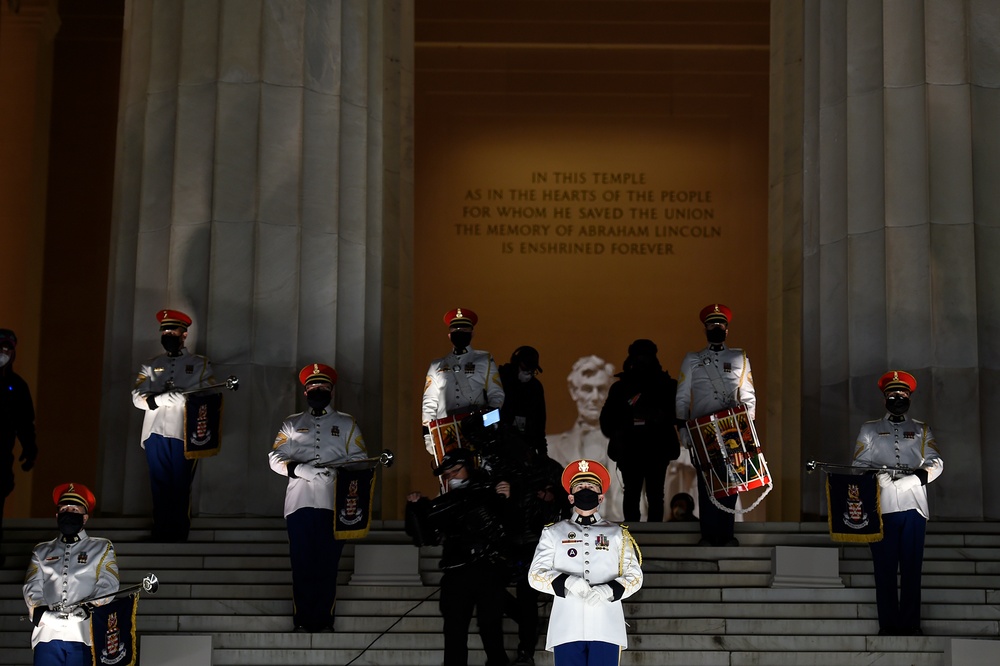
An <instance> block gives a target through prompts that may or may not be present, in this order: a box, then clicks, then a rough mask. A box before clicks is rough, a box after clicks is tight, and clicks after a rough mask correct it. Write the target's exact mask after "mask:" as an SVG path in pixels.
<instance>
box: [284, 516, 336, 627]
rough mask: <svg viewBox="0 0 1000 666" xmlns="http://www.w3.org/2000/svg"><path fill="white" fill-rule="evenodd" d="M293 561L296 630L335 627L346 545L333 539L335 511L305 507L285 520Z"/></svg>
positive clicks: (289, 550)
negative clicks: (299, 628)
mask: <svg viewBox="0 0 1000 666" xmlns="http://www.w3.org/2000/svg"><path fill="white" fill-rule="evenodd" d="M285 525H286V526H287V528H288V552H289V556H290V559H291V561H292V599H293V601H294V604H295V608H294V610H293V619H294V621H295V626H296V627H302V628H303V629H305V630H306V631H320V630H321V629H327V628H332V627H333V619H334V612H333V609H334V606H335V605H336V603H337V569H338V568H339V566H340V554H341V553H342V552H343V551H344V542H343V541H338V540H337V539H334V538H333V510H331V509H314V508H312V507H305V508H302V509H299V510H298V511H295V512H293V513H291V514H289V515H288V517H286V518H285Z"/></svg>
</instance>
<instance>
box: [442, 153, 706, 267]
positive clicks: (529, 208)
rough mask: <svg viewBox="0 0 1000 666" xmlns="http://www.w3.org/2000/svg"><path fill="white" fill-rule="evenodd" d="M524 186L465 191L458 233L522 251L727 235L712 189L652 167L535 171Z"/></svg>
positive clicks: (657, 253)
mask: <svg viewBox="0 0 1000 666" xmlns="http://www.w3.org/2000/svg"><path fill="white" fill-rule="evenodd" d="M524 180H525V184H524V186H523V187H487V186H484V187H470V188H467V189H466V190H465V191H464V192H462V193H461V203H460V204H457V205H458V208H459V210H458V218H460V220H461V221H459V222H455V223H454V232H455V235H457V236H460V237H488V238H493V239H496V241H497V242H496V246H495V247H496V251H497V252H498V253H501V254H521V255H595V256H598V255H606V256H634V257H641V256H647V257H670V256H673V255H676V254H677V252H678V251H679V244H678V242H677V241H678V240H679V239H685V240H692V239H693V240H701V241H711V240H712V239H719V238H721V237H722V235H723V225H722V224H721V222H720V220H718V219H717V217H716V201H715V196H714V193H713V191H712V190H711V189H690V188H673V187H671V186H670V185H669V184H668V183H659V182H654V180H655V179H654V178H651V177H650V175H649V174H647V173H644V172H634V173H633V172H618V171H532V172H531V173H529V174H527V175H526V177H525V179H524Z"/></svg>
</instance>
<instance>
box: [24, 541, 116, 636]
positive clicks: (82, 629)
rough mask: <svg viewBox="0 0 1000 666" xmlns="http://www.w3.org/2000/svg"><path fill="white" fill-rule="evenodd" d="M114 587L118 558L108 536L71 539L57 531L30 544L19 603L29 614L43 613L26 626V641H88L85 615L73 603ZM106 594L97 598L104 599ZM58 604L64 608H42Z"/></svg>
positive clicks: (107, 600)
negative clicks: (33, 624) (31, 625)
mask: <svg viewBox="0 0 1000 666" xmlns="http://www.w3.org/2000/svg"><path fill="white" fill-rule="evenodd" d="M117 591H118V560H117V559H116V558H115V547H114V546H113V545H111V542H110V541H108V540H107V539H99V538H97V537H90V536H87V532H86V530H80V533H79V534H78V535H77V536H76V537H74V538H73V539H72V540H70V541H68V542H67V541H63V538H62V537H57V538H55V539H53V540H52V541H46V542H44V543H40V544H38V545H37V546H35V549H34V550H33V551H32V553H31V563H30V564H29V565H28V572H27V574H25V577H24V590H23V592H24V603H25V604H27V606H28V613H29V615H30V616H31V617H32V618H34V617H35V613H43V612H44V613H45V614H44V615H43V616H42V619H41V621H40V622H39V623H38V626H37V627H35V629H34V631H32V632H31V647H35V646H36V645H38V644H39V643H45V642H48V641H72V642H76V643H86V644H87V645H90V644H91V641H90V617H89V615H88V614H87V613H85V612H84V610H83V609H82V608H80V609H74V608H73V606H75V605H76V604H78V603H79V602H81V601H83V600H84V599H87V598H89V597H96V596H101V595H104V594H110V593H112V592H117ZM109 601H111V598H110V597H109V598H107V599H102V600H100V601H97V602H95V603H96V604H105V603H108V602H109ZM57 604H58V605H61V606H62V607H63V608H64V609H66V611H65V612H58V611H51V610H46V607H47V606H55V605H57Z"/></svg>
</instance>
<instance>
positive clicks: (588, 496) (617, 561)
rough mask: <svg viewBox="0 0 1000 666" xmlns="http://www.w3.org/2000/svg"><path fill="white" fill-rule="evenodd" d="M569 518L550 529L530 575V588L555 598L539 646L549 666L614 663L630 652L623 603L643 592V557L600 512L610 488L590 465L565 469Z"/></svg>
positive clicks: (604, 474)
mask: <svg viewBox="0 0 1000 666" xmlns="http://www.w3.org/2000/svg"><path fill="white" fill-rule="evenodd" d="M562 482H563V487H564V488H565V489H566V491H567V492H569V493H570V495H569V501H570V502H571V503H572V504H573V512H574V515H573V516H571V517H570V518H567V519H566V520H563V521H560V522H558V523H554V524H552V525H549V526H548V527H546V528H545V529H544V530H543V531H542V537H541V540H540V541H539V542H538V548H537V549H536V550H535V557H534V559H533V560H532V562H531V568H530V569H529V571H528V579H529V581H530V583H531V585H532V587H534V588H535V589H536V590H539V591H541V592H545V593H547V594H552V595H554V597H555V598H554V600H553V602H552V613H551V615H550V616H549V631H548V637H547V638H546V642H545V648H546V649H547V650H552V651H553V652H554V653H555V666H598V665H601V666H604V665H612V666H613V665H617V664H618V663H619V658H620V656H621V651H622V650H623V649H625V648H626V647H628V640H627V639H626V636H625V613H624V610H623V609H622V599H625V598H627V597H630V596H631V595H633V594H635V592H637V591H638V590H639V588H640V587H642V568H641V565H642V554H641V553H640V552H639V547H638V545H637V544H636V543H635V540H634V539H633V538H632V535H631V534H629V532H628V528H627V527H625V526H624V525H616V524H614V523H610V522H608V521H606V520H604V519H603V518H601V516H600V513H598V509H599V507H600V504H601V503H602V502H603V501H604V491H605V490H606V489H607V488H608V486H609V485H610V483H611V475H610V474H609V473H608V470H607V468H605V467H604V465H602V464H601V463H599V462H597V461H596V460H576V461H573V462H571V463H570V464H569V465H567V466H566V469H565V470H563V475H562Z"/></svg>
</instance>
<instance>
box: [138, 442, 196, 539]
mask: <svg viewBox="0 0 1000 666" xmlns="http://www.w3.org/2000/svg"><path fill="white" fill-rule="evenodd" d="M145 446H146V463H147V464H148V465H149V485H150V488H151V489H152V491H153V540H154V541H186V540H187V538H188V532H189V531H190V530H191V482H192V481H193V480H194V470H195V466H196V463H197V462H198V461H197V460H188V459H187V458H185V457H184V441H183V440H180V439H175V438H173V437H164V436H163V435H150V436H149V439H147V440H146V441H145Z"/></svg>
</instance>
